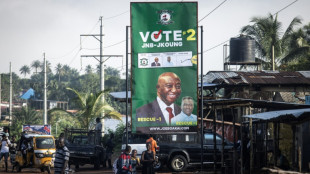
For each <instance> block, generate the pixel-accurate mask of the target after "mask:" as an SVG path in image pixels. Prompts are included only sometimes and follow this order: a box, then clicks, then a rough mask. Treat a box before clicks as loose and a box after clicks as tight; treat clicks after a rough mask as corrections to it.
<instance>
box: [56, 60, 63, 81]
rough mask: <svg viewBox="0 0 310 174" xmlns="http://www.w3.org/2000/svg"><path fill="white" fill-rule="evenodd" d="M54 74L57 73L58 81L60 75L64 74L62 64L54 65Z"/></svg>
mask: <svg viewBox="0 0 310 174" xmlns="http://www.w3.org/2000/svg"><path fill="white" fill-rule="evenodd" d="M55 71H56V74H58V82H60V76H61V75H63V74H64V70H63V66H62V65H61V64H60V63H58V64H57V65H56V67H55Z"/></svg>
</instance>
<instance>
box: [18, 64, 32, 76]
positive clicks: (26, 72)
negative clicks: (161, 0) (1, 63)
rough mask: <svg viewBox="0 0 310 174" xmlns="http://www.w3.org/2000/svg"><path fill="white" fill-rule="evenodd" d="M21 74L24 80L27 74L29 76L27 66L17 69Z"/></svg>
mask: <svg viewBox="0 0 310 174" xmlns="http://www.w3.org/2000/svg"><path fill="white" fill-rule="evenodd" d="M19 71H20V73H21V74H24V78H25V77H26V75H27V74H30V68H29V66H28V65H24V66H22V67H21V68H20V69H19Z"/></svg>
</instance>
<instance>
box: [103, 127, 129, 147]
mask: <svg viewBox="0 0 310 174" xmlns="http://www.w3.org/2000/svg"><path fill="white" fill-rule="evenodd" d="M124 130H125V124H124V123H123V122H120V123H119V124H118V125H117V126H116V129H115V131H113V130H111V129H108V130H107V133H106V134H105V136H104V137H103V142H104V144H106V143H107V141H108V139H109V138H110V135H111V133H113V134H114V140H113V143H114V144H115V147H114V151H117V150H120V149H121V146H122V137H123V133H124Z"/></svg>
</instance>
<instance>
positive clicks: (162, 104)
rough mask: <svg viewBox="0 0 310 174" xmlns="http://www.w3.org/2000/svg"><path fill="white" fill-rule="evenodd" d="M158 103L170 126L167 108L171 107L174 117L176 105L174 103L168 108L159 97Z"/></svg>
mask: <svg viewBox="0 0 310 174" xmlns="http://www.w3.org/2000/svg"><path fill="white" fill-rule="evenodd" d="M156 99H157V102H158V104H159V107H160V110H161V112H162V113H163V115H164V117H165V120H166V123H167V124H168V125H169V112H168V111H167V110H166V108H167V107H170V108H171V109H172V114H173V116H175V115H174V103H172V104H171V105H170V106H167V105H166V103H164V102H163V101H162V100H161V99H160V98H159V97H158V96H157V98H156Z"/></svg>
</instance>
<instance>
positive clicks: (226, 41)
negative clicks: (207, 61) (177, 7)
mask: <svg viewBox="0 0 310 174" xmlns="http://www.w3.org/2000/svg"><path fill="white" fill-rule="evenodd" d="M297 1H298V0H295V1H294V2H292V3H290V4H289V5H287V6H285V7H284V8H282V9H280V10H279V11H278V12H276V13H275V14H274V15H276V14H279V13H280V12H281V11H283V10H285V9H286V8H288V7H289V6H291V5H293V4H294V3H296V2H297ZM213 11H214V10H213ZM229 40H230V39H228V40H226V41H224V42H221V43H220V44H217V45H215V46H213V47H211V48H209V49H207V50H204V51H203V53H205V52H208V51H211V50H213V49H215V48H217V47H219V46H221V45H223V44H224V43H226V42H228V41H229Z"/></svg>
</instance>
